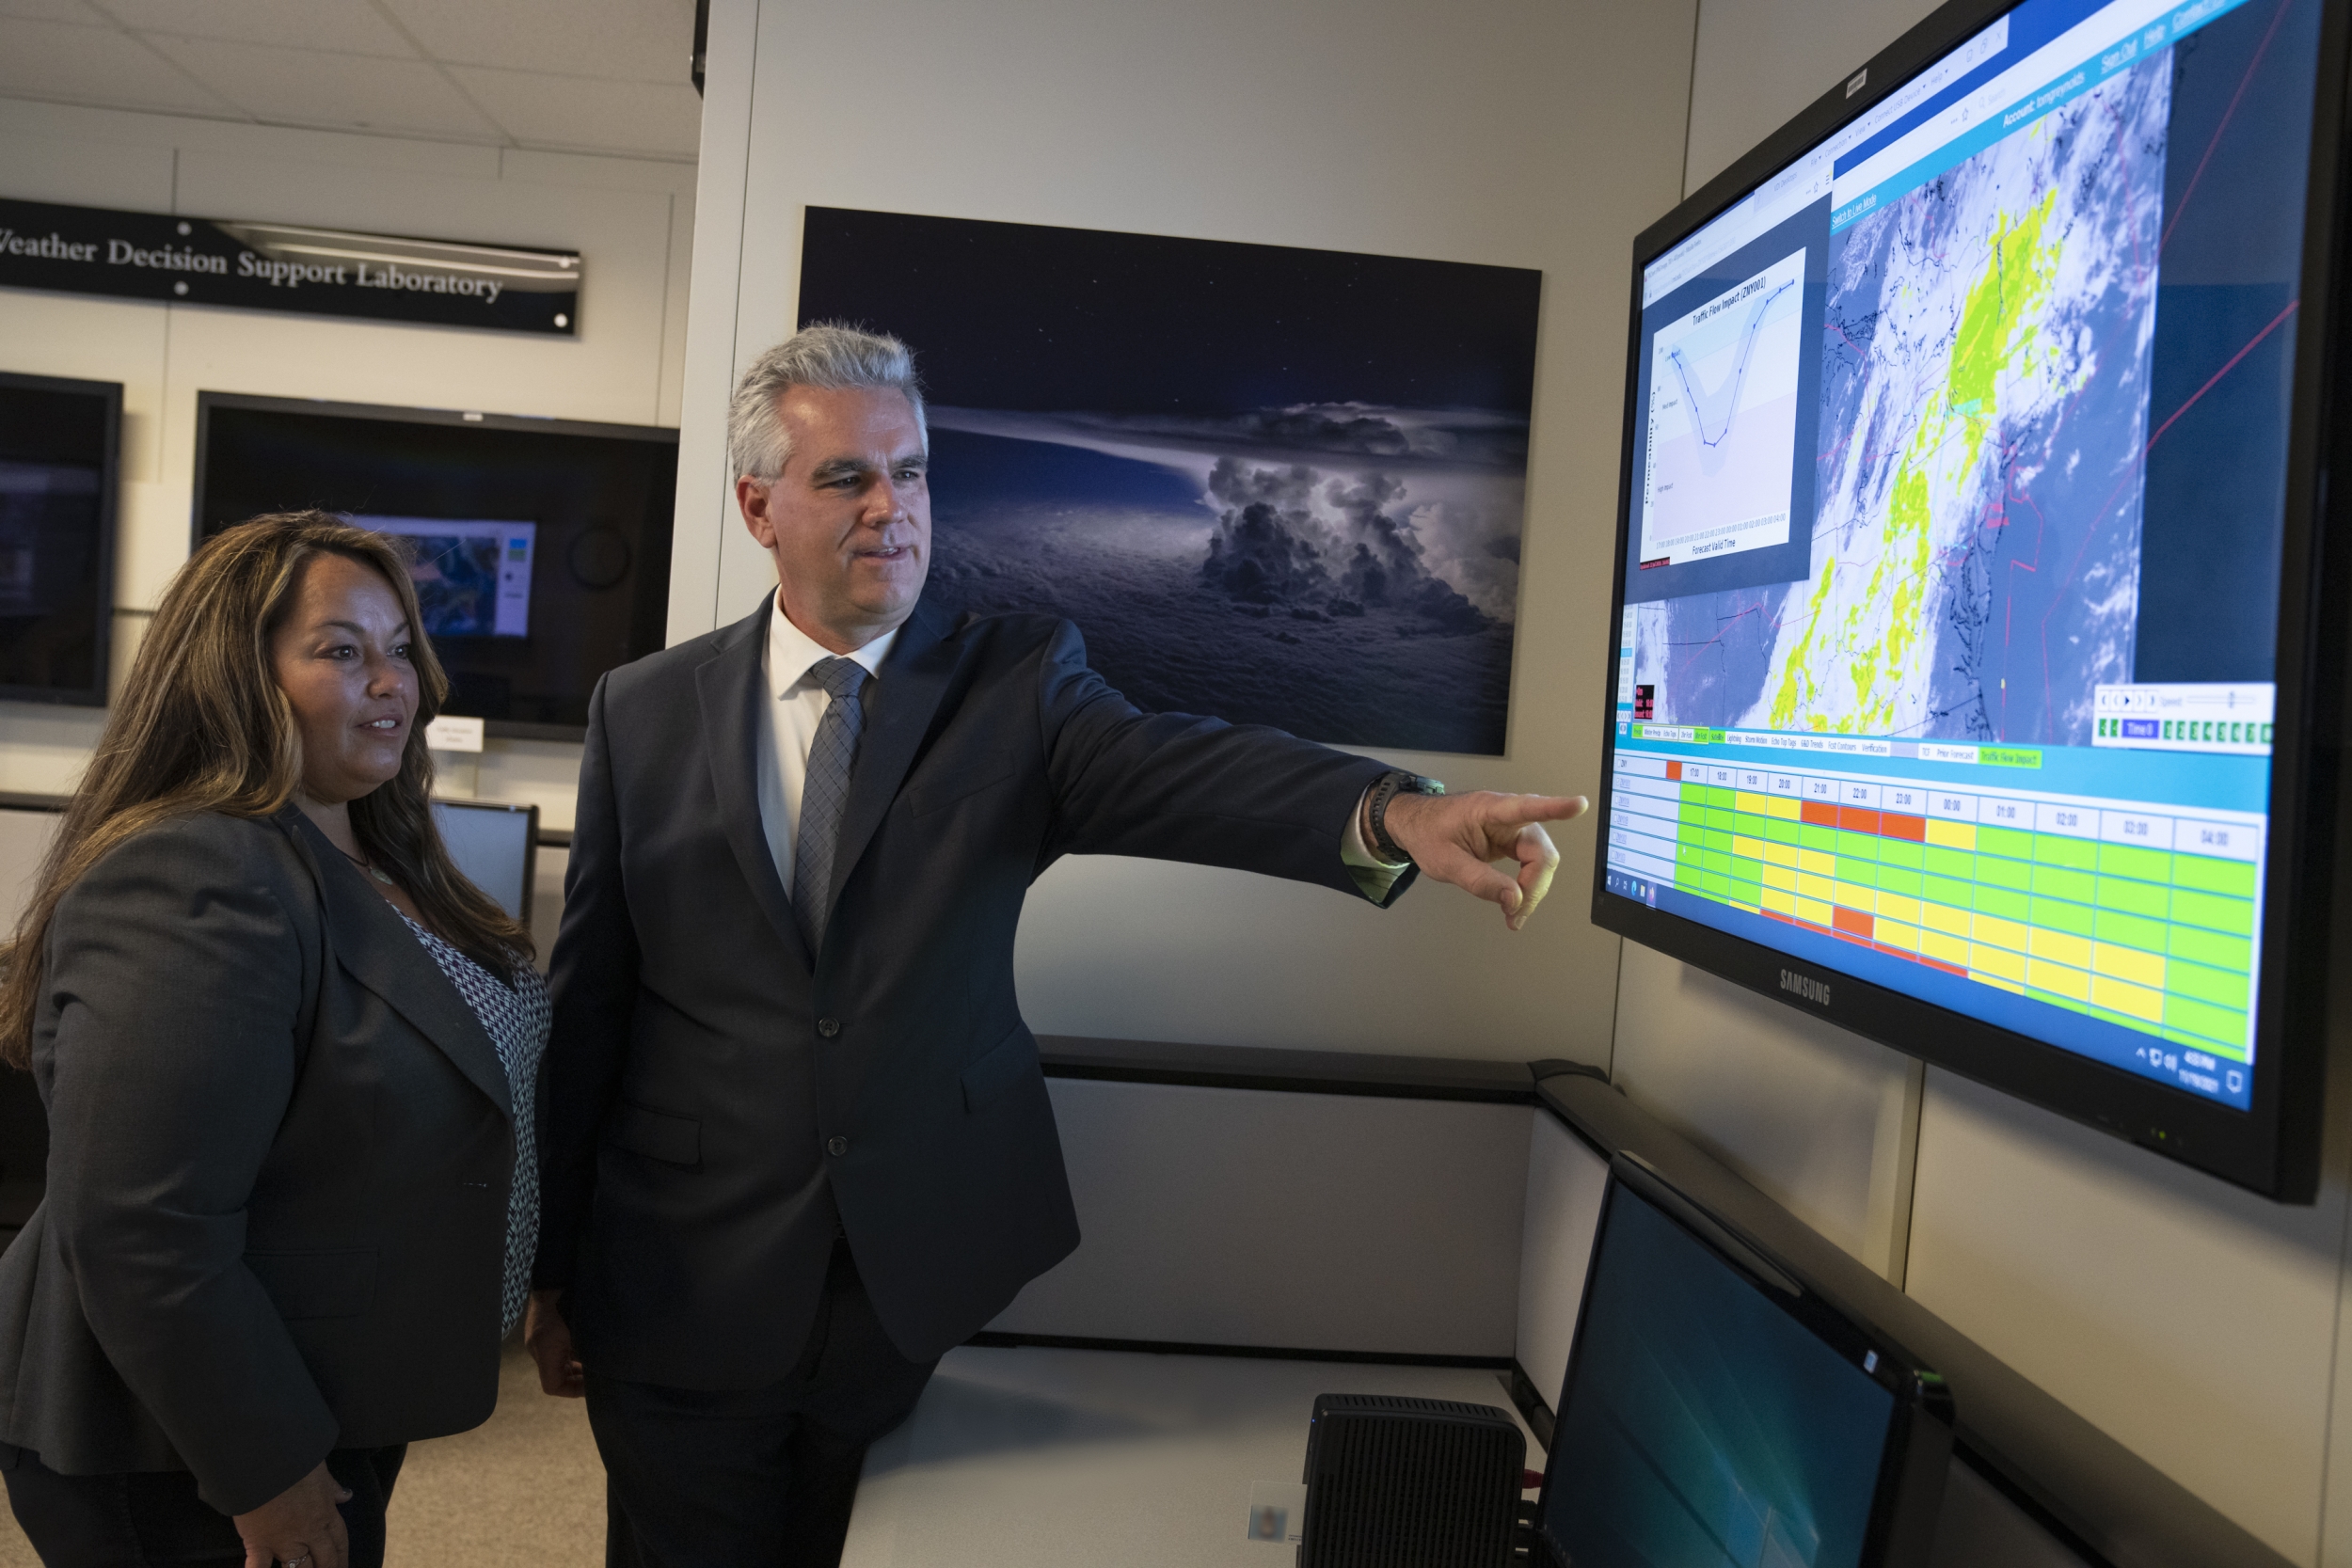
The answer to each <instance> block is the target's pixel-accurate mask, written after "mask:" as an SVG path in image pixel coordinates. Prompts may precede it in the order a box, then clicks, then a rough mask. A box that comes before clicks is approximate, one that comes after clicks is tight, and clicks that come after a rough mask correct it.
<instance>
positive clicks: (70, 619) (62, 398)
mask: <svg viewBox="0 0 2352 1568" xmlns="http://www.w3.org/2000/svg"><path fill="white" fill-rule="evenodd" d="M121 440H122V387H121V384H120V383H119V382H113V381H69V380H64V379H61V378H59V377H56V376H43V375H15V374H9V373H6V372H0V698H15V699H18V700H20V701H22V700H30V701H33V702H44V703H79V704H83V705H88V706H93V707H96V706H103V705H104V704H105V701H106V650H107V646H108V642H109V638H108V632H109V630H110V628H111V626H112V625H113V619H114V535H115V496H116V488H117V483H118V468H119V452H120V448H121Z"/></svg>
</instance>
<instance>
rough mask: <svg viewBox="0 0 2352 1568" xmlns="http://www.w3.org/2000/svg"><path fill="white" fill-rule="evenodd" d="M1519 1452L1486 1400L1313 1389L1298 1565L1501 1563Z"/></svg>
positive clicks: (1509, 1536) (1520, 1444)
mask: <svg viewBox="0 0 2352 1568" xmlns="http://www.w3.org/2000/svg"><path fill="white" fill-rule="evenodd" d="M1526 1462H1527V1440H1526V1438H1525V1437H1523V1436H1522V1435H1520V1433H1519V1429H1518V1423H1517V1422H1515V1421H1513V1420H1512V1419H1511V1418H1510V1416H1509V1415H1507V1414H1506V1413H1505V1412H1503V1411H1501V1410H1498V1409H1496V1408H1494V1407H1493V1406H1491V1405H1484V1404H1464V1403H1462V1402H1458V1401H1454V1400H1423V1399H1411V1398H1407V1397H1405V1396H1402V1395H1393V1394H1318V1395H1317V1396H1316V1397H1315V1409H1314V1418H1313V1421H1312V1424H1311V1426H1310V1427H1309V1429H1308V1435H1307V1511H1306V1518H1305V1521H1304V1523H1303V1524H1302V1526H1301V1528H1300V1531H1299V1543H1298V1568H1509V1564H1510V1562H1511V1561H1512V1552H1513V1549H1514V1547H1515V1545H1516V1544H1517V1536H1518V1511H1519V1490H1520V1481H1521V1478H1522V1476H1523V1475H1524V1473H1525V1465H1526Z"/></svg>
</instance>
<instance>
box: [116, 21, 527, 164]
mask: <svg viewBox="0 0 2352 1568" xmlns="http://www.w3.org/2000/svg"><path fill="white" fill-rule="evenodd" d="M151 42H152V43H153V44H154V46H155V47H156V48H157V49H159V50H161V51H162V52H163V53H164V54H166V55H169V56H170V57H171V58H172V59H173V60H175V61H177V62H178V63H179V65H180V66H181V68H182V69H183V70H184V71H187V72H188V73H189V74H190V75H192V76H194V77H196V79H197V80H199V81H200V82H202V83H203V84H204V85H205V86H206V87H211V88H212V89H213V90H214V91H215V92H216V93H218V94H220V96H221V97H223V98H225V99H227V100H229V102H230V103H234V104H236V105H237V106H238V107H240V108H242V109H244V110H245V111H246V113H247V114H249V115H251V116H252V117H253V118H254V119H259V120H262V121H264V122H266V123H269V124H273V125H314V126H323V127H331V128H333V129H335V130H342V131H373V132H377V133H394V134H398V133H405V134H407V135H422V136H435V137H440V138H443V139H446V140H451V141H502V140H504V139H505V138H504V137H502V136H501V135H500V134H499V130H498V127H496V126H495V125H492V124H491V123H490V122H489V121H487V120H485V119H483V118H482V115H481V113H480V112H479V111H478V110H476V109H475V108H474V106H473V105H472V104H470V103H467V102H466V99H465V96H464V95H463V94H462V93H460V92H458V91H457V89H456V88H454V87H451V86H450V85H449V82H448V81H447V80H446V79H445V78H444V77H443V76H442V75H441V73H440V72H439V71H437V70H436V69H435V68H434V67H432V66H430V65H427V64H425V63H423V62H422V61H421V60H387V59H370V58H367V57H365V56H362V55H330V54H326V53H325V52H324V51H319V50H310V49H269V48H264V47H262V46H261V45H259V44H252V43H219V42H215V41H212V40H204V39H172V38H164V37H161V36H152V35H151Z"/></svg>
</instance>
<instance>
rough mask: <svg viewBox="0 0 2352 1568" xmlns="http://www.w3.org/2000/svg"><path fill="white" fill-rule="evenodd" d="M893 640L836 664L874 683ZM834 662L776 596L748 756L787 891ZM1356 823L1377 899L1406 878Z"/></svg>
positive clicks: (1345, 845)
mask: <svg viewBox="0 0 2352 1568" xmlns="http://www.w3.org/2000/svg"><path fill="white" fill-rule="evenodd" d="M896 641H898V632H897V631H895V630H893V631H886V632H884V633H882V635H881V636H880V637H877V638H876V639H874V641H871V642H868V643H867V644H866V646H864V647H863V648H860V649H858V650H857V651H856V652H855V653H851V654H847V655H843V656H839V657H848V658H853V659H855V660H857V661H858V662H859V663H860V664H863V665H864V666H866V673H867V674H869V675H879V674H881V673H882V660H883V659H885V658H887V657H890V645H891V644H892V643H893V642H896ZM832 657H836V656H835V655H834V653H833V652H832V651H831V650H830V649H827V648H824V647H821V646H819V645H818V642H817V641H816V640H815V639H813V638H811V637H810V636H809V635H808V633H806V632H804V631H803V630H802V629H801V628H800V627H798V626H794V625H793V624H792V621H791V618H790V617H789V616H787V615H786V614H785V612H784V596H783V594H777V596H776V606H775V613H774V614H772V615H771V616H769V617H768V646H767V649H766V650H765V653H764V654H763V656H762V658H761V661H760V662H761V673H763V674H764V675H765V676H766V678H767V685H768V698H769V700H768V701H767V702H765V703H763V704H761V705H760V709H759V736H758V742H759V743H758V744H757V745H756V746H755V747H754V748H753V751H754V753H755V759H756V762H757V765H758V769H759V780H758V784H759V827H760V831H761V832H764V833H765V834H767V836H768V853H769V854H770V855H771V857H772V858H773V859H774V861H775V863H776V875H777V877H779V878H780V879H783V882H784V885H785V887H786V889H787V891H788V890H789V889H790V888H791V886H792V860H793V850H794V848H795V847H796V846H797V845H798V844H799V843H800V833H801V796H802V794H803V792H804V791H805V790H806V788H807V785H808V750H809V748H810V747H811V746H814V745H815V744H816V743H817V725H818V721H820V720H822V719H823V718H824V717H825V709H826V708H827V707H828V706H829V705H831V704H832V702H833V694H832V693H831V692H829V691H827V690H826V689H824V688H823V687H821V686H818V684H817V683H816V682H814V681H812V680H810V679H809V678H808V672H809V670H810V668H811V667H812V666H814V665H816V664H817V663H818V662H819V661H820V660H823V659H828V658H832ZM1367 793H1369V792H1367ZM1361 816H1363V811H1362V802H1361V800H1360V798H1359V801H1358V809H1357V810H1355V811H1352V812H1349V813H1348V814H1347V827H1346V829H1345V831H1344V832H1342V833H1341V835H1340V862H1341V863H1342V864H1343V865H1345V866H1346V867H1347V868H1348V874H1349V875H1350V876H1351V877H1352V878H1354V879H1355V880H1356V882H1357V884H1358V885H1359V887H1362V888H1364V890H1365V891H1366V892H1367V893H1369V894H1370V895H1372V896H1373V897H1374V898H1375V899H1376V898H1379V897H1382V896H1384V895H1386V894H1387V893H1388V890H1389V888H1390V886H1391V884H1392V883H1394V882H1395V880H1396V879H1397V878H1399V877H1401V876H1403V875H1404V874H1405V866H1404V865H1403V864H1398V865H1391V864H1389V863H1387V862H1385V861H1381V860H1378V859H1376V858H1375V856H1374V855H1373V853H1372V851H1371V850H1370V849H1369V848H1368V847H1366V846H1365V844H1364V840H1363V833H1362V830H1361V828H1360V826H1359V818H1361Z"/></svg>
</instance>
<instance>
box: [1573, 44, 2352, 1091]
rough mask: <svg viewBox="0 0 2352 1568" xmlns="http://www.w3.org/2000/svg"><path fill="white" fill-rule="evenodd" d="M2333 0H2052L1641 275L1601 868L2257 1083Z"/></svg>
mask: <svg viewBox="0 0 2352 1568" xmlns="http://www.w3.org/2000/svg"><path fill="white" fill-rule="evenodd" d="M2319 22H2320V5H2319V0H2195V3H2192V4H2187V5H2179V4H2151V3H2147V0H2117V3H2114V4H2106V5H2096V4H2087V3H2085V0H2026V4H2024V5H2020V6H2018V7H2016V8H2013V9H2011V10H2010V11H2009V12H2008V13H2006V14H2005V15H2003V16H2002V17H2000V18H1999V19H1998V20H1997V21H1995V22H1994V23H1993V24H1992V25H1990V26H1989V27H1987V28H1985V29H1984V30H1983V31H1982V32H1980V33H1979V34H1978V35H1977V36H1976V37H1974V38H1973V39H1970V40H1967V41H1966V42H1964V43H1963V44H1962V45H1961V46H1960V47H1958V48H1957V49H1955V50H1953V51H1951V52H1950V53H1948V54H1947V55H1945V56H1943V57H1942V58H1941V59H1940V60H1938V61H1937V62H1936V63H1935V64H1933V65H1932V66H1931V67H1930V68H1929V69H1928V70H1927V71H1924V72H1922V73H1921V74H1920V75H1919V76H1917V77H1916V78H1915V79H1914V80H1912V81H1911V82H1909V83H1907V84H1904V85H1903V86H1902V87H1900V88H1899V89H1898V90H1896V91H1894V92H1892V93H1890V94H1889V95H1888V96H1887V97H1886V98H1885V99H1884V100H1883V101H1882V102H1880V103H1877V104H1875V105H1874V106H1873V107H1872V108H1870V109H1869V110H1868V111H1867V112H1866V113H1865V114H1863V115H1862V116H1861V117H1860V118H1858V119H1854V120H1853V121H1851V122H1850V123H1849V124H1848V125H1846V126H1845V127H1844V128H1843V129H1841V130H1840V131H1839V132H1837V133H1836V135H1834V136H1832V137H1831V138H1830V139H1829V140H1828V141H1826V142H1824V143H1822V144H1820V145H1819V146H1817V147H1815V148H1813V149H1812V150H1810V151H1808V152H1807V153H1805V154H1804V156H1802V157H1800V158H1799V159H1797V160H1796V161H1795V162H1794V163H1792V164H1790V165H1788V166H1787V167H1785V168H1784V169H1783V170H1782V171H1781V172H1779V173H1778V174H1776V175H1774V176H1773V177H1772V179H1770V180H1769V181H1767V182H1765V183H1764V184H1762V185H1760V186H1758V187H1757V188H1756V190H1754V191H1753V192H1752V193H1750V194H1749V195H1748V196H1747V197H1745V198H1743V199H1741V200H1740V202H1739V203H1738V204H1737V205H1735V206H1733V207H1731V208H1729V209H1727V210H1725V211H1724V212H1723V213H1722V214H1720V215H1719V216H1717V217H1716V218H1714V219H1713V220H1712V221H1710V222H1708V224H1706V225H1705V226H1704V227H1701V228H1700V229H1698V230H1695V231H1693V232H1692V233H1691V234H1690V235H1689V236H1688V237H1687V238H1685V239H1683V240H1682V241H1681V242H1680V243H1678V244H1677V245H1674V246H1673V247H1672V248H1670V249H1667V250H1665V251H1663V252H1662V253H1661V254H1660V255H1658V256H1657V257H1656V258H1655V259H1654V260H1652V261H1650V262H1649V263H1648V264H1647V265H1646V267H1645V270H1644V271H1643V274H1642V277H1641V315H1640V325H1639V339H1638V341H1637V343H1636V346H1635V351H1634V355H1633V364H1632V375H1633V378H1634V382H1635V386H1634V399H1635V402H1634V404H1633V409H1632V412H1631V416H1630V418H1631V420H1632V425H1633V440H1634V442H1635V450H1634V452H1633V462H1634V467H1633V472H1632V476H1631V481H1630V484H1629V515H1628V517H1627V518H1626V523H1625V526H1626V528H1627V530H1628V534H1627V540H1626V546H1625V553H1624V560H1625V580H1624V582H1623V584H1622V591H1623V593H1622V597H1623V605H1624V610H1623V620H1622V625H1621V632H1622V634H1621V636H1620V638H1619V648H1618V672H1617V684H1616V698H1617V703H1616V741H1615V754H1614V764H1613V776H1612V779H1611V781H1610V787H1609V827H1610V844H1609V849H1608V868H1607V872H1606V874H1605V875H1606V881H1605V885H1606V887H1607V888H1608V890H1609V891H1610V892H1612V893H1615V894H1618V895H1623V896H1626V897H1629V898H1632V899H1634V900H1637V901H1639V902H1643V903H1646V904H1648V905H1651V906H1653V907H1655V908H1657V909H1660V910H1664V911H1670V912H1672V913H1675V914H1678V915H1682V916H1685V917H1686V918H1690V919H1692V920H1696V921H1699V922H1701V923H1703V924H1706V925H1708V926H1712V927H1717V928H1719V929H1722V930H1725V931H1729V932H1731V933H1733V934H1735V935H1739V936H1743V937H1747V938H1749V939H1750V940H1752V941H1755V942H1762V943H1764V944H1766V945H1768V946H1771V947H1773V948H1776V949H1778V950H1780V951H1782V952H1786V953H1788V954H1791V955H1793V956H1795V957H1797V958H1806V959H1812V960H1815V961H1817V962H1818V963H1819V964H1820V965H1821V966H1823V967H1825V968H1829V969H1834V970H1836V971H1839V972H1842V973H1845V974H1855V975H1858V976H1860V977H1862V978H1864V979H1867V980H1868V981H1870V982H1872V983H1874V984H1876V985H1880V986H1883V987H1887V988H1890V989H1893V990H1899V991H1902V992H1904V993H1906V994H1909V995H1911V996H1915V997H1917V998H1920V999H1922V1000H1924V1001H1927V1002H1930V1003H1932V1004H1935V1005H1938V1006H1944V1007H1947V1008H1950V1009H1953V1010H1955V1011H1958V1012H1961V1013H1963V1014H1966V1015H1968V1016H1971V1017H1974V1018H1977V1019H1979V1020H1982V1021H1984V1022H1991V1023H1993V1024H1995V1025H1998V1026H2000V1027H2002V1028H2006V1029H2010V1030H2013V1031H2015V1032H2017V1033H2020V1034H2023V1035H2026V1036H2028V1037H2032V1038H2036V1039H2039V1040H2042V1041H2043V1042H2046V1043H2048V1044H2051V1045H2055V1046H2058V1047H2061V1048H2063V1049H2066V1050H2069V1051H2072V1052H2074V1053H2079V1054H2080V1055H2083V1056H2085V1057H2089V1058H2090V1059H2093V1060H2096V1061H2099V1062H2104V1063H2106V1064H2108V1065H2110V1066H2113V1067H2116V1068H2120V1069H2124V1070H2126V1071H2130V1072H2135V1073H2137V1074H2141V1075H2143V1076H2146V1077H2149V1078H2153V1079H2155V1080H2157V1081H2159V1082H2162V1083H2165V1084H2168V1085H2172V1086H2174V1087H2176V1088H2180V1089H2183V1090H2185V1091H2186V1092H2188V1093H2191V1094H2194V1095H2198V1096H2200V1097H2203V1098H2206V1099H2209V1100H2212V1101H2217V1102H2220V1103H2222V1104H2226V1105H2231V1106H2235V1107H2237V1108H2240V1109H2244V1108H2246V1107H2248V1106H2249V1104H2250V1102H2251V1092H2252V1084H2251V1079H2252V1066H2253V1057H2254V1051H2255V1027H2254V1008H2253V1005H2252V1000H2253V999H2252V990H2253V980H2254V975H2255V973H2256V956H2257V954H2258V953H2259V951H2260V943H2261V938H2262V931H2261V929H2260V918H2261V902H2262V891H2263V889H2262V878H2263V863H2264V855H2265V843H2266V832H2267V823H2266V820H2265V811H2266V809H2267V802H2268V800H2269V786H2270V741H2271V734H2272V729H2271V726H2272V721H2273V712H2272V706H2273V682H2274V679H2275V671H2274V669H2273V663H2274V659H2275V657H2276V654H2275V646H2274V644H2275V640H2276V635H2277V624H2278V623H2277V614H2278V602H2279V576H2280V550H2281V537H2282V534H2281V530H2282V514H2283V506H2284V495H2285V483H2286V481H2285V475H2286V465H2287V437H2288V420H2289V413H2290V404H2291V385H2290V383H2291V376H2292V372H2293V369H2294V366H2293V344H2294V334H2293V332H2292V331H2291V327H2292V325H2293V322H2294V320H2295V315H2296V307H2297V304H2298V299H2297V294H2296V291H2297V289H2298V287H2299V278H2300V276H2301V255H2302V246H2303V209H2304V197H2305V184H2306V181H2307V178H2308V173H2309V167H2308V160H2309V140H2310V136H2311V128H2312V103H2313V87H2314V83H2313V69H2312V61H2313V60H2314V58H2315V57H2316V55H2317V50H2318V34H2319Z"/></svg>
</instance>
